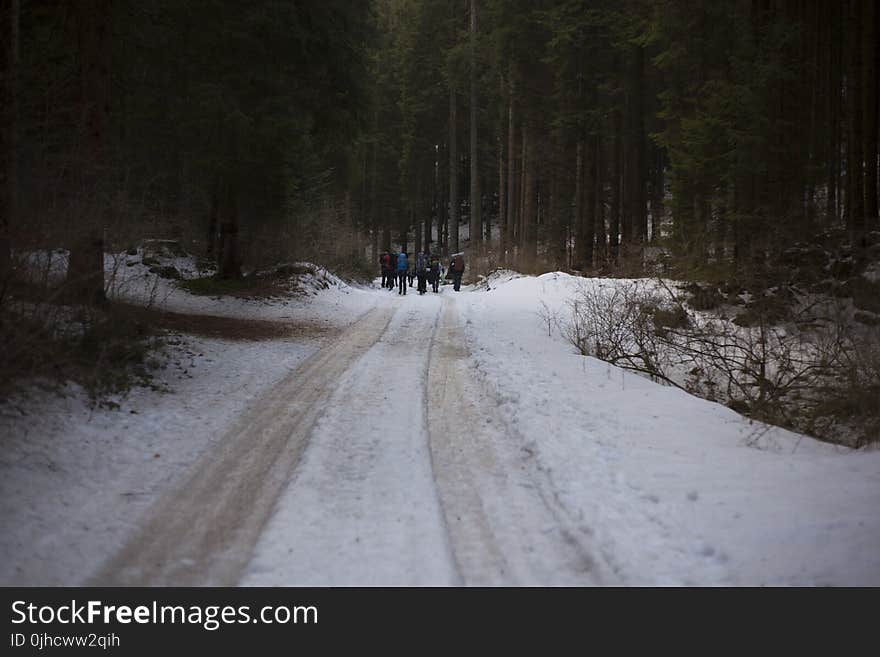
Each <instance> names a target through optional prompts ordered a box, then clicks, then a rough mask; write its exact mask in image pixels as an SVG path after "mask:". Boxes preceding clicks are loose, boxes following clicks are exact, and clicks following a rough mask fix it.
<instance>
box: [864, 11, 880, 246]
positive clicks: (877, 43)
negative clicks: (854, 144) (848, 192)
mask: <svg viewBox="0 0 880 657" xmlns="http://www.w3.org/2000/svg"><path fill="white" fill-rule="evenodd" d="M864 7H865V19H864V50H863V59H864V64H865V217H866V218H867V220H868V223H869V226H868V229H869V230H872V229H876V228H877V223H878V215H877V205H878V201H877V155H878V135H877V115H878V110H880V105H878V93H877V76H878V75H880V40H878V37H880V11H878V8H877V4H876V2H870V1H868V2H865V3H864Z"/></svg>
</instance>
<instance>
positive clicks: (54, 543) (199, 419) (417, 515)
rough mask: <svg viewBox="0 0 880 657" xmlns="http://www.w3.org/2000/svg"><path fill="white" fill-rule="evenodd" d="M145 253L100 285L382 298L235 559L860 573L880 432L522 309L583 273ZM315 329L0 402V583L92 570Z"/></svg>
mask: <svg viewBox="0 0 880 657" xmlns="http://www.w3.org/2000/svg"><path fill="white" fill-rule="evenodd" d="M141 268H142V265H139V264H134V265H132V266H131V267H128V266H126V271H127V272H130V273H129V274H127V278H126V280H127V282H128V285H127V287H126V288H125V289H126V292H124V293H120V294H124V295H126V296H128V297H129V298H140V299H143V298H144V296H143V295H149V294H151V291H153V290H158V293H157V295H156V298H157V299H161V300H162V301H163V302H164V303H165V304H166V306H167V307H168V308H169V309H173V310H177V311H180V312H189V313H203V314H212V315H225V316H233V317H238V318H258V319H263V320H266V319H269V320H276V321H288V322H311V323H312V324H313V325H324V324H326V325H328V326H332V327H333V328H335V329H340V328H342V327H344V326H347V325H349V324H351V325H352V326H357V325H356V324H354V322H355V320H356V319H357V318H358V317H360V316H362V315H363V314H364V312H365V311H367V310H369V309H373V308H375V309H378V310H379V311H380V315H379V316H375V317H374V323H373V325H374V326H375V321H376V320H377V319H378V320H381V321H384V320H383V319H382V318H383V317H385V316H387V318H388V319H387V326H385V328H384V329H381V326H380V330H379V332H378V333H377V335H379V337H378V339H375V338H371V339H370V340H367V339H366V337H365V334H361V333H358V332H357V331H355V332H354V333H352V334H351V338H350V339H351V340H352V341H353V343H352V344H353V346H352V350H351V353H352V354H353V356H352V358H353V360H352V361H351V363H350V365H348V366H347V369H345V371H344V373H343V374H342V376H341V377H339V379H338V382H337V383H336V384H335V385H332V386H330V388H329V390H328V391H327V393H326V395H325V396H323V397H320V396H319V399H320V400H321V402H320V403H321V409H320V410H321V412H320V414H319V416H318V420H317V421H316V422H315V424H314V428H313V429H311V430H310V431H309V433H308V440H307V444H306V445H305V447H304V451H303V455H302V458H301V459H300V461H299V463H298V465H297V467H296V469H295V471H294V472H293V475H292V476H291V478H290V481H289V484H288V485H287V487H286V490H284V491H283V492H281V494H280V495H279V497H278V500H277V504H276V506H275V512H274V515H273V517H272V518H271V519H270V520H269V522H268V524H267V525H266V527H265V529H264V531H263V532H262V535H261V536H260V538H259V540H258V541H257V543H256V545H255V546H254V552H253V558H252V559H251V561H250V565H249V566H248V567H247V568H245V570H244V572H243V574H242V579H241V583H242V584H245V585H249V584H258V585H267V584H268V585H297V584H299V585H303V584H318V585H327V584H329V585H345V584H367V585H372V584H380V585H381V584H404V585H422V584H439V585H446V584H453V585H455V584H462V583H464V584H469V583H487V582H488V583H510V584H520V583H527V584H541V583H544V584H554V585H555V584H599V585H621V584H622V585H665V584H672V585H688V584H692V585H808V586H810V585H826V584H828V585H878V584H880V550H878V547H880V514H878V513H877V508H878V505H880V451H876V450H875V451H867V450H862V451H858V452H854V451H850V450H846V449H843V448H835V447H832V446H829V445H826V444H823V443H819V442H817V441H815V440H813V439H810V438H808V437H804V436H800V435H796V434H792V433H790V432H787V431H784V430H781V429H776V428H767V427H762V426H759V425H756V424H754V423H751V422H749V421H748V420H747V419H745V418H743V417H742V416H740V415H738V414H737V413H735V412H733V411H731V410H729V409H727V408H726V407H723V406H720V405H718V404H714V403H711V402H707V401H704V400H701V399H698V398H696V397H693V396H690V395H688V394H686V393H684V392H682V391H681V390H677V389H675V388H671V387H665V386H661V385H659V384H655V383H652V382H650V381H648V380H646V379H644V378H642V377H639V376H637V375H635V374H631V373H626V372H624V371H622V370H620V369H618V368H615V367H613V366H610V365H607V364H605V363H603V362H601V361H598V360H595V359H593V358H590V357H584V356H581V355H579V354H578V353H576V352H575V350H574V349H573V348H572V347H571V346H570V345H569V344H568V343H567V342H566V341H565V340H564V339H563V338H562V337H561V336H560V335H558V333H557V331H556V330H554V329H553V328H552V326H551V327H550V330H549V334H548V325H547V322H546V321H545V320H544V319H542V317H541V312H542V310H543V311H544V312H546V310H545V309H544V305H542V304H546V308H549V310H550V311H555V312H558V313H564V312H565V307H566V306H565V304H566V301H567V300H568V299H569V298H571V296H572V295H573V294H574V292H575V289H576V286H577V284H578V283H579V279H574V278H572V277H570V276H567V275H565V274H546V275H544V276H540V277H521V276H517V275H514V274H510V275H508V276H501V277H499V276H496V277H494V278H493V279H492V280H490V281H489V284H488V285H487V284H485V283H483V284H482V285H478V286H473V287H471V288H463V289H462V292H460V293H457V294H456V293H454V292H453V291H452V289H451V286H444V287H443V288H442V292H441V294H439V295H434V294H431V293H429V295H428V296H427V297H421V296H419V295H417V294H415V293H413V292H412V291H411V292H410V294H409V295H407V296H406V297H400V296H398V295H397V294H392V293H389V292H388V291H387V290H380V289H375V288H374V289H366V288H353V287H349V286H346V285H344V284H341V283H339V284H333V285H331V286H330V287H329V288H327V289H323V286H321V285H319V286H316V288H315V291H316V294H314V295H310V296H306V297H305V298H286V299H280V300H278V299H276V300H273V301H255V300H243V299H228V298H223V299H210V298H205V297H193V296H192V295H189V294H186V293H184V292H181V291H179V290H176V289H175V288H174V287H173V286H171V285H170V284H168V283H167V282H165V281H162V280H158V281H157V279H155V277H151V276H149V275H145V274H148V272H146V271H144V270H143V269H141ZM138 286H140V287H138ZM355 343H356V344H355ZM322 344H332V343H328V342H327V341H326V340H323V338H321V337H320V335H319V334H309V333H305V334H301V335H292V336H291V337H290V338H287V339H284V340H267V341H263V342H229V341H221V340H208V339H204V338H196V337H193V336H183V337H182V341H181V344H180V345H177V346H173V347H172V348H171V349H170V351H169V353H168V358H169V360H170V363H171V367H169V368H168V369H167V370H166V371H165V372H164V373H163V374H162V380H163V382H164V383H166V384H167V386H168V387H169V388H170V389H171V392H169V393H159V392H154V391H151V390H146V389H139V390H135V391H134V392H133V393H132V394H131V395H130V396H128V397H127V398H124V399H119V400H118V401H119V403H120V408H119V409H118V410H114V411H108V410H101V409H89V408H88V407H87V406H86V405H85V403H84V401H83V397H82V395H81V394H80V393H77V392H76V391H71V395H70V396H69V397H67V398H65V399H59V398H55V397H49V398H45V399H38V400H35V401H30V402H22V408H23V409H24V410H25V411H27V412H28V415H27V416H26V417H23V416H21V415H18V414H17V411H15V409H14V407H11V406H7V407H5V408H4V409H3V415H2V416H0V432H2V435H3V451H2V457H0V475H2V476H0V496H2V501H0V555H2V557H3V559H2V565H0V583H3V584H6V585H10V584H78V583H82V582H84V581H87V580H88V579H89V577H90V576H91V575H92V574H93V573H94V572H95V571H96V569H98V568H99V567H100V566H101V564H102V563H104V562H105V561H106V560H107V559H108V558H109V557H110V556H111V555H113V554H114V553H116V552H118V551H119V549H120V547H121V546H122V544H123V543H124V542H125V541H126V538H130V536H131V535H132V533H133V529H134V528H135V526H136V525H137V524H138V523H139V519H140V518H141V516H142V515H144V514H145V512H146V510H147V509H148V508H149V507H150V505H151V504H152V503H153V502H154V501H155V500H156V499H157V498H158V497H159V495H160V494H161V493H163V492H166V491H167V490H169V489H170V488H171V487H172V486H174V485H175V482H177V481H178V480H179V479H180V478H181V477H182V476H183V474H184V473H185V472H186V471H188V470H190V469H191V468H192V467H193V465H194V463H196V462H197V461H198V460H199V459H200V457H201V456H202V455H204V454H205V452H206V451H208V450H211V448H212V447H213V446H214V444H215V443H214V441H217V440H219V439H220V437H221V436H223V435H225V433H226V429H228V427H229V426H230V425H232V424H233V423H234V422H235V420H236V418H240V417H242V416H243V414H244V413H246V411H247V410H248V409H249V408H251V407H252V406H253V405H254V403H255V402H256V400H258V399H263V400H264V402H265V399H266V395H267V393H268V391H269V390H271V389H272V388H273V386H275V384H276V383H278V382H279V381H281V380H282V379H284V377H285V375H286V374H288V373H289V372H290V371H291V370H293V369H294V368H296V367H297V366H298V365H300V364H301V363H303V361H304V360H305V359H306V358H307V357H308V356H309V355H310V354H312V353H315V351H316V350H317V349H319V348H320V347H321V346H322ZM325 350H326V348H325ZM322 353H323V351H322ZM334 362H335V361H334ZM334 366H337V367H342V366H343V364H342V363H341V362H335V365H334ZM302 385H303V386H308V385H309V381H304V382H302ZM322 385H323V384H322ZM320 394H321V395H323V394H324V393H320ZM313 396H314V395H313ZM292 403H293V402H292ZM295 403H299V402H298V401H296V402H295ZM264 410H265V409H264ZM450 431H452V432H455V435H450V434H449V432H450ZM756 436H759V437H760V439H758V440H756V439H755V438H756ZM180 503H181V504H186V503H187V501H186V500H180Z"/></svg>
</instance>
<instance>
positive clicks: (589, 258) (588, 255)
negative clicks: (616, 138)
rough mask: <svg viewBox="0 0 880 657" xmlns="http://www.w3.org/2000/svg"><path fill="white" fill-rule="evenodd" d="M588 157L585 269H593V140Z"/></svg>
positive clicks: (594, 185)
mask: <svg viewBox="0 0 880 657" xmlns="http://www.w3.org/2000/svg"><path fill="white" fill-rule="evenodd" d="M585 151H586V157H585V158H584V163H585V165H586V166H585V167H584V174H585V176H586V181H585V182H584V217H583V224H584V249H583V254H584V261H583V262H584V268H585V269H591V268H592V267H593V243H594V242H595V240H596V184H597V183H596V179H597V176H598V174H597V171H596V166H597V163H596V152H595V148H594V147H593V140H592V139H590V140H589V141H588V142H587V144H586V146H585Z"/></svg>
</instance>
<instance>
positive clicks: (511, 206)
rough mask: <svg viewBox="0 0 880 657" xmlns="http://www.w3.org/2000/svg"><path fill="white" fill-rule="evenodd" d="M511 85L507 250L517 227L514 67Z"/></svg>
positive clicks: (505, 258) (508, 115)
mask: <svg viewBox="0 0 880 657" xmlns="http://www.w3.org/2000/svg"><path fill="white" fill-rule="evenodd" d="M508 79H509V82H508V84H509V85H510V104H509V105H508V109H507V218H506V224H505V225H506V229H505V230H506V233H507V243H506V245H505V248H506V249H510V248H511V247H512V246H513V243H514V237H515V235H514V226H515V225H516V209H517V205H518V204H517V202H516V198H517V197H516V124H515V123H514V110H513V99H514V92H515V91H516V87H515V83H514V79H513V66H512V65H511V67H510V77H509V78H508ZM504 262H505V263H508V262H509V259H508V254H507V252H506V251H505V253H504Z"/></svg>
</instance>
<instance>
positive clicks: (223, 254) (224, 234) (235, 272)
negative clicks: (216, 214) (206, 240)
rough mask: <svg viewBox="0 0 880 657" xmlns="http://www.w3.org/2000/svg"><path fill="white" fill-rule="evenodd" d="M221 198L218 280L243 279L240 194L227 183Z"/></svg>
mask: <svg viewBox="0 0 880 657" xmlns="http://www.w3.org/2000/svg"><path fill="white" fill-rule="evenodd" d="M221 198H222V199H223V201H222V205H221V210H220V239H219V242H218V245H217V246H218V249H217V278H219V279H221V280H225V279H237V278H241V255H240V252H239V241H238V194H237V193H236V191H235V189H234V188H233V186H232V184H231V183H230V182H229V181H227V182H226V183H225V184H224V189H223V192H222V196H221Z"/></svg>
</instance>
